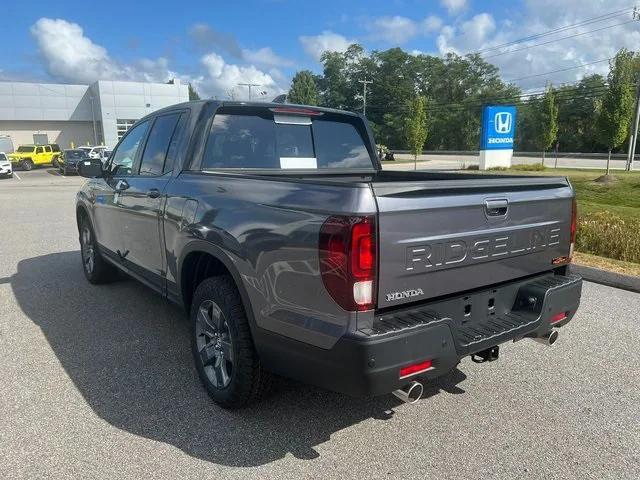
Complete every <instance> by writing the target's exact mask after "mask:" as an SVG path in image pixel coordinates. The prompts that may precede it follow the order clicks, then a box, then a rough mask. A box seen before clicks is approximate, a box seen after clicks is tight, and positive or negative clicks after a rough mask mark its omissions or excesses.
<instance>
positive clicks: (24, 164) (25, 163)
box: [20, 158, 35, 172]
mask: <svg viewBox="0 0 640 480" xmlns="http://www.w3.org/2000/svg"><path fill="white" fill-rule="evenodd" d="M20 167H21V168H22V170H26V171H27V172H28V171H29V170H33V167H35V164H34V163H33V160H31V159H30V158H25V159H24V160H22V161H21V162H20Z"/></svg>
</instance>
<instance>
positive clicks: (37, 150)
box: [8, 143, 60, 170]
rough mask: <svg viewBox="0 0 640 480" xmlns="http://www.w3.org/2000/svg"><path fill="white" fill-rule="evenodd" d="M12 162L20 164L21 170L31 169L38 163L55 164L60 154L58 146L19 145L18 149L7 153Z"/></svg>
mask: <svg viewBox="0 0 640 480" xmlns="http://www.w3.org/2000/svg"><path fill="white" fill-rule="evenodd" d="M8 156H9V160H10V161H11V163H12V164H14V165H18V166H20V168H22V169H23V170H31V169H33V168H34V167H36V166H39V165H53V166H54V167H55V166H57V162H58V157H59V156H60V147H59V146H58V145H56V144H53V143H52V144H50V145H20V146H19V147H18V149H17V150H16V151H15V152H13V153H11V154H9V155H8Z"/></svg>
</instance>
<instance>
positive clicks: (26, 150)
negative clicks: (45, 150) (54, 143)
mask: <svg viewBox="0 0 640 480" xmlns="http://www.w3.org/2000/svg"><path fill="white" fill-rule="evenodd" d="M33 149H34V147H28V146H25V145H23V146H21V147H18V150H17V151H18V152H23V153H25V152H33Z"/></svg>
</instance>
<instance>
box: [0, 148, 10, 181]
mask: <svg viewBox="0 0 640 480" xmlns="http://www.w3.org/2000/svg"><path fill="white" fill-rule="evenodd" d="M4 176H7V177H12V176H13V168H11V162H10V161H9V157H7V155H6V154H5V153H4V152H0V177H4Z"/></svg>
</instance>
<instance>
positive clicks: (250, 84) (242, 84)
mask: <svg viewBox="0 0 640 480" xmlns="http://www.w3.org/2000/svg"><path fill="white" fill-rule="evenodd" d="M238 86H240V87H249V101H251V87H259V86H260V84H259V83H239V84H238Z"/></svg>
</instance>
